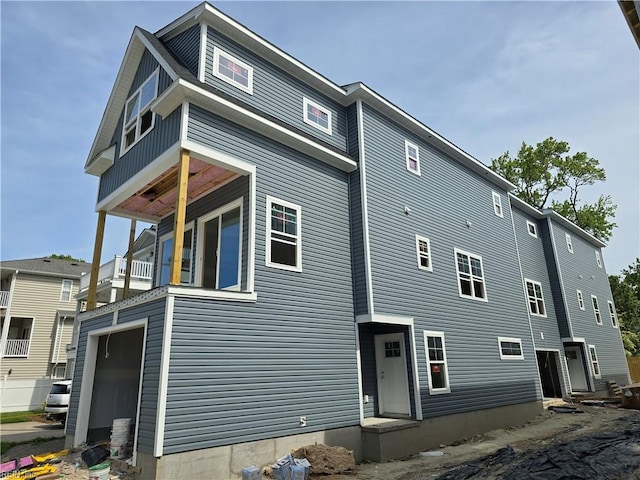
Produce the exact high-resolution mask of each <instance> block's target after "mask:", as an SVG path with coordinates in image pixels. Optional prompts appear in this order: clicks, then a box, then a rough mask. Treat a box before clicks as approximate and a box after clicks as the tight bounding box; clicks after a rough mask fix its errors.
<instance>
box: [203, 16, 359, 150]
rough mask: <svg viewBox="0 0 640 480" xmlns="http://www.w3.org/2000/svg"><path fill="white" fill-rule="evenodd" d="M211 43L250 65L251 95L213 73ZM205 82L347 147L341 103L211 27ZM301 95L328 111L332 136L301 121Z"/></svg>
mask: <svg viewBox="0 0 640 480" xmlns="http://www.w3.org/2000/svg"><path fill="white" fill-rule="evenodd" d="M214 46H215V47H218V48H220V49H221V50H223V51H224V52H227V53H229V54H230V55H232V56H234V57H235V58H237V59H238V60H240V61H242V62H244V63H246V64H248V65H249V66H250V67H253V95H250V94H249V93H247V92H245V91H243V90H240V89H239V88H236V87H234V86H233V85H231V84H229V83H227V82H225V81H224V80H222V79H220V78H218V77H216V76H215V75H213V51H214ZM205 82H206V83H208V84H209V85H213V86H214V87H216V88H218V89H220V90H222V91H223V92H226V93H228V94H230V95H232V96H234V97H236V98H239V99H240V100H242V101H244V102H246V103H248V104H249V105H251V106H253V107H256V108H258V109H260V110H262V111H264V112H266V113H268V114H269V115H273V116H274V117H276V118H278V119H280V120H282V121H284V122H286V123H288V124H290V125H293V126H295V127H297V128H299V129H300V130H302V131H304V132H306V133H308V134H310V135H313V136H315V137H317V138H319V139H321V140H324V141H325V142H327V143H329V144H331V145H333V146H334V147H337V148H339V149H341V150H343V151H344V150H346V147H347V146H346V136H347V134H346V131H347V125H346V115H345V111H344V108H343V107H342V106H341V105H340V104H338V103H337V102H334V101H333V100H330V99H329V98H328V97H325V96H324V95H322V94H321V93H319V92H316V91H315V90H313V89H312V88H310V87H308V86H307V85H305V84H304V83H302V82H301V81H299V80H297V79H296V78H294V77H292V76H291V75H289V74H287V73H285V72H284V71H282V70H280V69H279V68H278V67H276V66H274V65H272V64H271V63H268V62H267V61H265V60H263V59H262V58H260V57H258V56H257V55H255V54H253V53H251V52H250V51H249V50H247V49H245V48H244V47H242V46H240V45H238V44H237V43H235V42H233V41H232V40H230V39H228V38H227V37H225V36H224V35H221V34H220V33H218V32H216V31H215V30H213V29H212V28H211V27H209V29H208V31H207V52H206V67H205ZM303 97H306V98H308V99H309V100H311V101H313V102H315V103H318V104H320V105H321V106H323V107H325V108H327V109H328V110H330V111H331V116H332V124H333V125H332V129H331V130H332V134H331V135H329V134H327V133H326V132H323V131H322V130H320V129H318V128H315V127H314V126H313V125H309V124H307V123H305V122H304V120H303V103H302V102H303V100H302V99H303Z"/></svg>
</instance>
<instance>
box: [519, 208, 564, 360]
mask: <svg viewBox="0 0 640 480" xmlns="http://www.w3.org/2000/svg"><path fill="white" fill-rule="evenodd" d="M512 213H513V224H514V228H515V232H516V240H517V242H518V251H519V253H520V265H521V267H522V275H523V277H524V278H526V279H529V280H533V281H535V282H540V284H541V286H542V295H543V297H544V306H545V310H546V314H547V316H546V318H545V317H539V316H535V315H531V327H532V330H533V339H534V343H535V346H536V348H540V349H561V348H562V341H561V340H560V338H561V337H560V332H559V330H558V319H557V317H556V309H555V305H554V302H553V294H552V283H551V280H550V279H549V273H548V271H547V264H546V260H545V254H544V246H543V244H542V238H541V232H540V228H539V227H538V225H537V223H538V222H537V221H536V219H534V218H533V217H530V216H529V215H527V214H526V213H524V212H522V211H520V210H518V209H516V208H513V209H512ZM527 221H529V222H532V223H533V224H535V225H536V230H537V232H538V236H537V238H536V237H533V236H531V235H529V233H528V230H527ZM523 281H524V279H523ZM527 308H528V307H527ZM541 333H542V334H543V336H544V338H542V336H541V335H540V334H541Z"/></svg>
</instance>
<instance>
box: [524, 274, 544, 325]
mask: <svg viewBox="0 0 640 480" xmlns="http://www.w3.org/2000/svg"><path fill="white" fill-rule="evenodd" d="M524 282H525V287H527V288H526V290H527V303H528V305H529V313H530V314H531V315H532V316H534V317H542V318H547V303H546V302H545V301H544V292H543V291H542V284H541V283H540V282H536V281H535V280H531V279H529V278H525V279H524ZM527 283H531V284H533V285H534V286H535V285H538V286H539V287H540V295H542V297H541V298H540V300H542V308H544V313H543V314H540V313H534V312H532V311H531V297H530V296H529V288H528V285H527ZM533 291H534V293H535V288H534V290H533ZM537 300H538V297H536V301H537ZM536 305H537V302H536Z"/></svg>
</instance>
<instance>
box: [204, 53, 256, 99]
mask: <svg viewBox="0 0 640 480" xmlns="http://www.w3.org/2000/svg"><path fill="white" fill-rule="evenodd" d="M213 74H214V75H215V76H216V77H218V78H219V79H221V80H224V81H225V82H227V83H229V84H231V85H233V86H234V87H237V88H239V89H240V90H244V91H245V92H247V93H248V94H250V95H253V68H251V67H250V66H249V65H247V64H246V63H244V62H243V61H241V60H238V59H237V58H235V57H233V56H231V55H229V54H228V53H227V52H223V51H222V50H220V49H219V48H217V47H215V48H214V49H213Z"/></svg>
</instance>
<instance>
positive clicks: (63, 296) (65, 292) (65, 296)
mask: <svg viewBox="0 0 640 480" xmlns="http://www.w3.org/2000/svg"><path fill="white" fill-rule="evenodd" d="M72 287H73V280H62V290H61V292H60V301H61V302H70V301H71V288H72Z"/></svg>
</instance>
